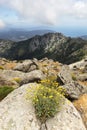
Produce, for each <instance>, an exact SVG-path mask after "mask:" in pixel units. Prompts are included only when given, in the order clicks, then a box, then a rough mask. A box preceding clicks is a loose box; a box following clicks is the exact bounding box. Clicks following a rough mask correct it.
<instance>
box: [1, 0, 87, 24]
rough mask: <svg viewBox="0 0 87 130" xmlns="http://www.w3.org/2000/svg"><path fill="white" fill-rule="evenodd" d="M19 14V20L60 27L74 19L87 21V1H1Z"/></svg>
mask: <svg viewBox="0 0 87 130" xmlns="http://www.w3.org/2000/svg"><path fill="white" fill-rule="evenodd" d="M0 4H2V5H4V4H5V5H6V6H8V7H9V8H11V9H13V10H15V11H16V12H17V17H18V19H21V21H28V23H30V24H31V23H33V24H45V25H58V24H60V23H61V22H62V23H63V22H65V21H70V19H74V20H77V21H78V18H79V19H80V20H87V0H36V1H35V0H15V2H14V1H12V0H0Z"/></svg>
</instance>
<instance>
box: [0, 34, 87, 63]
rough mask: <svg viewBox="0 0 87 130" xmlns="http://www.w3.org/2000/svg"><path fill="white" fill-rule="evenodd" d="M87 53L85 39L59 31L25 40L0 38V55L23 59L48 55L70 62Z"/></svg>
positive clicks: (79, 58)
mask: <svg viewBox="0 0 87 130" xmlns="http://www.w3.org/2000/svg"><path fill="white" fill-rule="evenodd" d="M86 55H87V41H86V40H83V39H81V38H71V37H66V36H64V35H63V34H61V33H48V34H44V35H43V36H39V35H37V36H35V37H33V38H30V39H28V40H25V41H20V42H11V41H3V40H0V57H5V58H9V59H16V60H23V59H29V58H30V59H31V58H35V57H36V58H38V59H41V58H43V57H48V58H51V59H54V60H57V61H60V62H62V63H66V64H70V63H73V62H76V61H79V60H81V59H82V58H83V57H85V56H86Z"/></svg>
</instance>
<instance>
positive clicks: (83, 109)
mask: <svg viewBox="0 0 87 130" xmlns="http://www.w3.org/2000/svg"><path fill="white" fill-rule="evenodd" d="M74 106H75V107H76V108H77V110H78V111H79V112H80V114H81V116H82V119H83V121H84V123H85V126H86V128H87V94H84V95H83V96H81V97H80V98H79V99H78V100H76V101H75V102H74Z"/></svg>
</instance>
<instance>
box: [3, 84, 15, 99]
mask: <svg viewBox="0 0 87 130" xmlns="http://www.w3.org/2000/svg"><path fill="white" fill-rule="evenodd" d="M13 90H14V88H12V87H9V86H1V87H0V101H1V100H2V99H3V98H5V97H6V96H7V95H8V94H9V93H10V92H11V91H13Z"/></svg>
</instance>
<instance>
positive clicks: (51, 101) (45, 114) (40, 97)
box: [27, 84, 63, 123]
mask: <svg viewBox="0 0 87 130" xmlns="http://www.w3.org/2000/svg"><path fill="white" fill-rule="evenodd" d="M27 95H28V98H30V99H32V102H33V105H34V107H35V111H36V116H37V118H38V119H39V120H40V121H41V123H44V122H45V121H46V120H47V119H48V118H50V117H54V115H55V114H56V113H57V112H58V111H60V108H61V105H62V103H63V95H61V94H60V92H58V91H56V90H55V89H53V88H48V87H44V86H43V85H41V84H38V86H37V87H36V89H35V91H33V89H31V90H30V91H28V94H27Z"/></svg>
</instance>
